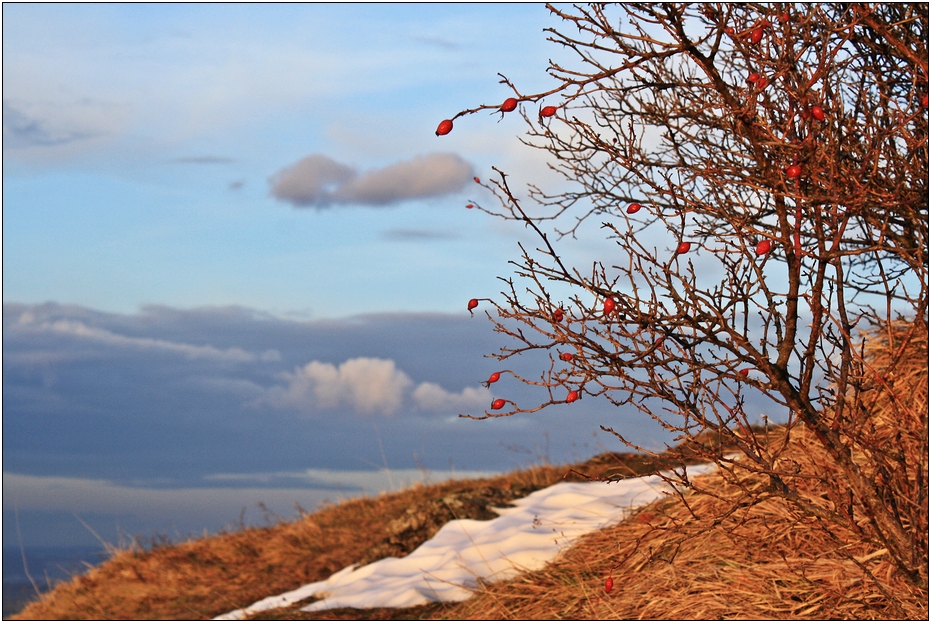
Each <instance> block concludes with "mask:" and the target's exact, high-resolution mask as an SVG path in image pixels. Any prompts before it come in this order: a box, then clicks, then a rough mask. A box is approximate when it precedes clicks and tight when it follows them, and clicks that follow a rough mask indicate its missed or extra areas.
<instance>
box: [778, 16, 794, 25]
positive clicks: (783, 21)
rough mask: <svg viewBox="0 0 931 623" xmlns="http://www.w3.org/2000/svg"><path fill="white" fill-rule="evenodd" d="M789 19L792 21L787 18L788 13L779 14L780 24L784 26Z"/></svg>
mask: <svg viewBox="0 0 931 623" xmlns="http://www.w3.org/2000/svg"><path fill="white" fill-rule="evenodd" d="M790 19H792V18H790V17H789V14H788V13H780V14H779V21H780V22H782V23H783V24H785V23H786V22H788V21H789V20H790Z"/></svg>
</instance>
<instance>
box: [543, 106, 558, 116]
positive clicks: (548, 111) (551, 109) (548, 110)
mask: <svg viewBox="0 0 931 623" xmlns="http://www.w3.org/2000/svg"><path fill="white" fill-rule="evenodd" d="M555 114H556V107H555V106H544V107H543V108H542V109H541V110H540V116H541V117H552V116H553V115H555Z"/></svg>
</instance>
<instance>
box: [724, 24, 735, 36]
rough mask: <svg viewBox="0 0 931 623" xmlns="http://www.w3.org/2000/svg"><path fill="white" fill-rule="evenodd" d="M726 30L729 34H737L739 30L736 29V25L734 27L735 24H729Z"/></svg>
mask: <svg viewBox="0 0 931 623" xmlns="http://www.w3.org/2000/svg"><path fill="white" fill-rule="evenodd" d="M724 32H726V33H727V34H729V35H735V34H737V31H736V30H734V27H733V26H728V27H727V28H725V29H724Z"/></svg>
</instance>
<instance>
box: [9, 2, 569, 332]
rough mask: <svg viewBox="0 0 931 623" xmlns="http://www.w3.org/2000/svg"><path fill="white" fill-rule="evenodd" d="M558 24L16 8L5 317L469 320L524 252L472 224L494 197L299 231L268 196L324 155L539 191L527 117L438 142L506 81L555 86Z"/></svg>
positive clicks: (342, 9)
mask: <svg viewBox="0 0 931 623" xmlns="http://www.w3.org/2000/svg"><path fill="white" fill-rule="evenodd" d="M551 21H552V20H551V19H550V17H549V13H548V11H546V10H545V9H544V8H542V7H541V6H539V5H526V4H524V5H496V6H483V5H336V4H334V5H310V6H302V5H274V6H253V5H249V4H244V5H194V6H190V5H186V4H169V5H140V6H135V5H75V6H71V5H52V6H41V5H11V6H9V7H6V8H5V9H4V43H3V45H4V77H3V80H4V85H3V86H4V113H5V115H4V119H5V125H4V146H5V148H6V149H5V151H4V204H5V211H4V226H5V235H4V264H5V271H4V299H5V300H16V301H22V302H43V301H47V300H55V301H67V302H69V303H77V304H82V305H87V306H91V307H94V308H96V309H105V310H109V311H123V312H131V311H134V310H136V309H138V307H139V306H140V305H142V304H149V303H157V304H166V305H174V306H179V307H191V306H200V305H227V304H231V303H232V304H239V305H247V306H253V307H257V308H261V309H264V310H268V311H273V312H276V313H300V314H305V315H306V314H310V315H313V316H315V317H320V316H326V317H335V316H344V315H347V314H354V313H366V312H373V311H402V310H403V311H416V310H422V309H432V310H442V311H450V312H451V311H454V310H458V309H460V308H461V306H462V304H463V300H468V298H470V297H471V295H472V294H471V293H472V292H473V291H479V290H487V289H488V288H489V287H493V286H494V285H495V281H494V276H495V275H496V274H497V272H499V267H500V266H501V264H502V260H505V259H506V258H508V257H510V255H511V253H512V250H513V248H514V247H513V244H511V241H512V240H513V236H512V235H510V230H508V229H507V228H506V227H504V228H502V226H501V224H500V223H495V222H492V221H491V220H489V219H483V218H481V217H479V216H478V215H477V214H474V213H472V212H469V211H467V210H465V209H464V208H463V206H464V205H465V204H466V203H467V202H468V199H476V198H477V199H481V197H482V191H481V189H480V188H478V187H476V186H474V185H471V184H469V185H465V186H461V185H459V186H457V185H455V184H452V183H450V184H449V185H448V192H445V193H443V194H438V195H436V196H434V197H431V198H429V199H414V200H409V201H397V202H393V203H391V204H390V205H388V206H381V207H370V206H365V205H358V204H344V205H339V206H334V207H330V208H324V209H314V208H310V209H307V208H304V209H295V208H293V207H292V206H291V205H290V204H289V203H287V202H286V201H282V200H279V199H276V198H275V197H274V196H272V194H271V192H270V190H271V188H270V183H269V180H270V178H271V177H272V176H274V175H276V174H278V173H279V172H281V171H282V170H283V169H286V168H287V167H289V166H292V165H294V164H295V163H296V162H298V161H300V160H301V159H302V158H305V157H307V156H309V155H313V154H319V155H323V156H326V157H327V158H329V159H331V160H334V161H337V162H339V163H341V164H344V165H346V166H348V167H352V168H354V169H356V170H357V171H358V172H360V173H363V172H366V171H372V170H375V169H379V168H383V167H386V166H390V165H392V164H396V163H399V162H405V161H409V160H411V159H413V158H415V157H418V156H430V155H434V154H440V153H447V154H455V155H457V156H459V157H460V158H462V159H463V160H464V161H465V162H467V163H468V165H469V166H471V167H473V168H474V170H475V173H476V174H482V173H488V172H490V166H491V165H493V164H497V165H499V166H504V167H507V168H508V169H509V170H520V169H524V170H526V169H527V168H528V167H530V166H532V165H531V164H530V161H531V160H533V159H534V158H533V156H531V157H529V158H521V157H520V156H519V155H518V150H517V149H516V145H515V143H516V141H515V140H514V137H515V136H516V135H517V134H518V133H519V132H520V131H521V130H522V121H521V120H520V119H519V118H517V117H516V116H515V117H513V118H508V119H505V121H504V122H502V123H500V124H498V123H495V118H494V117H491V116H489V115H476V116H473V117H472V118H469V119H468V120H463V121H462V122H460V123H459V124H458V125H459V127H457V130H456V132H454V133H453V134H451V135H449V136H447V137H443V138H442V139H438V138H437V137H436V136H434V134H433V131H434V129H435V127H436V124H437V123H438V122H439V120H441V119H443V118H445V117H448V116H451V115H452V114H454V113H455V112H457V111H458V110H461V109H462V108H464V107H468V106H474V105H476V104H479V103H494V102H497V101H499V100H503V99H504V98H505V97H507V96H508V95H509V93H507V91H506V90H505V87H503V86H502V85H499V84H497V76H496V72H498V71H500V72H502V73H504V74H506V75H508V76H509V77H511V78H512V79H514V80H517V81H518V82H519V83H520V84H522V85H526V86H524V87H523V88H528V89H529V88H537V87H540V86H543V85H544V84H547V78H546V76H545V74H544V70H545V68H546V59H547V52H548V50H547V47H546V45H545V41H544V37H543V36H542V32H541V31H542V29H543V28H544V27H545V26H547V25H550V23H551ZM536 160H537V161H539V156H536ZM519 163H520V166H518V164H519ZM537 164H539V162H537ZM468 178H471V176H468ZM412 267H416V268H415V270H416V272H415V275H416V279H415V280H411V279H409V278H408V277H409V275H410V273H411V269H412Z"/></svg>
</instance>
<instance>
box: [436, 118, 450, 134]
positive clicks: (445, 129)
mask: <svg viewBox="0 0 931 623" xmlns="http://www.w3.org/2000/svg"><path fill="white" fill-rule="evenodd" d="M452 131H453V122H452V121H450V120H449V119H443V120H442V121H440V125H438V126H436V135H437V136H443V135H444V134H449V133H450V132H452Z"/></svg>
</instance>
